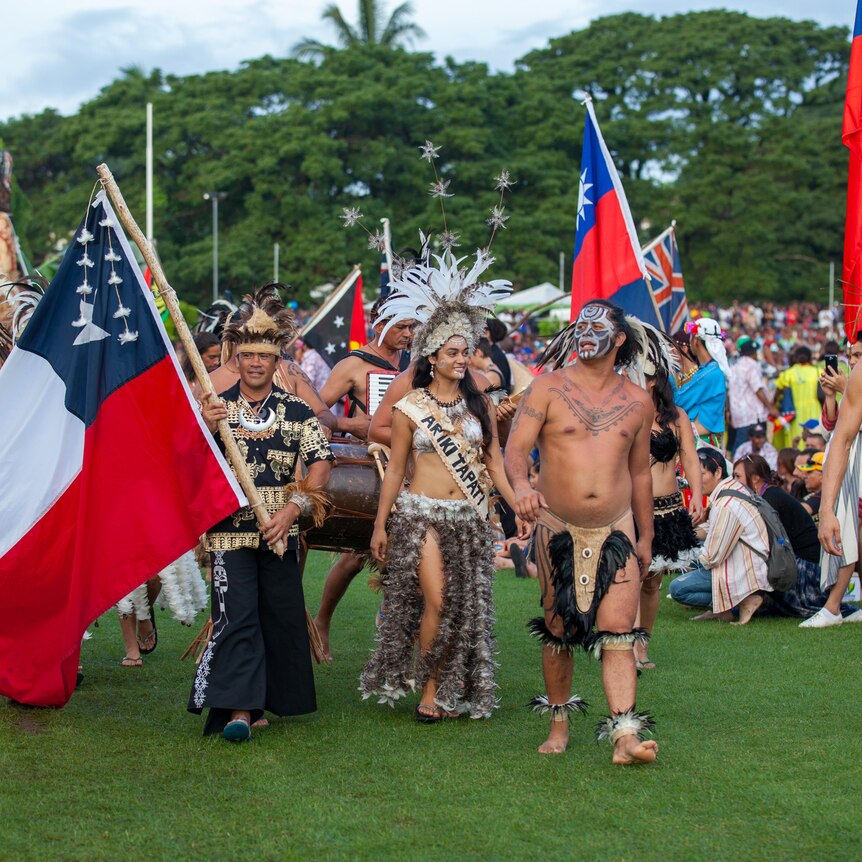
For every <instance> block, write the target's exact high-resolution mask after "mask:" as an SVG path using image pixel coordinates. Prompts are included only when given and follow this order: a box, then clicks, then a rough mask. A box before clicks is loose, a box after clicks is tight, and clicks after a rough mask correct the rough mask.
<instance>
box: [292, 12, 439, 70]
mask: <svg viewBox="0 0 862 862" xmlns="http://www.w3.org/2000/svg"><path fill="white" fill-rule="evenodd" d="M412 16H413V4H412V3H411V2H406V3H402V4H401V5H400V6H396V7H395V9H393V10H392V14H391V15H389V17H388V19H387V18H386V13H385V11H384V9H383V4H382V3H379V2H377V0H359V23H358V25H357V26H356V27H351V25H350V24H348V23H347V21H346V20H345V18H344V15H342V14H341V10H340V9H339V8H338V5H337V4H336V3H330V4H329V6H327V7H326V9H324V10H323V14H322V15H321V16H320V17H321V18H322V19H323V20H324V21H330V22H331V23H332V26H333V27H334V28H335V34H336V40H337V42H338V46H339V47H341V48H350V47H353V46H354V45H385V46H387V47H393V48H394V47H396V46H399V45H404V44H410V43H412V42H413V40H414V39H424V38H425V31H424V30H423V29H422V28H421V27H420V26H419V25H418V24H414V23H413V22H412V21H411V20H410V18H411V17H412ZM384 22H385V23H384ZM328 50H332V46H331V45H324V44H323V43H322V42H318V41H317V39H303V40H301V41H300V42H297V44H296V45H294V46H293V56H294V57H296V58H298V59H300V60H305V59H312V58H317V57H321V56H323V55H324V54H325V53H326V52H327V51H328Z"/></svg>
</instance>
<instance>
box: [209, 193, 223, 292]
mask: <svg viewBox="0 0 862 862" xmlns="http://www.w3.org/2000/svg"><path fill="white" fill-rule="evenodd" d="M226 197H227V192H204V200H205V201H212V204H213V302H215V301H216V300H217V299H218V202H219V201H223V200H224V199H225V198H226Z"/></svg>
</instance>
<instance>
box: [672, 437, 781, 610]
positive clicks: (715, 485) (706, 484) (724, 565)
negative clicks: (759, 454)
mask: <svg viewBox="0 0 862 862" xmlns="http://www.w3.org/2000/svg"><path fill="white" fill-rule="evenodd" d="M697 455H698V458H699V459H700V470H701V477H702V482H703V490H704V493H705V494H708V495H709V522H708V526H707V528H706V537H705V542H704V546H703V555H702V557H701V560H700V566H698V567H697V568H695V569H693V570H692V571H690V572H687V573H686V574H684V575H680V577H678V578H675V579H674V580H673V581H671V583H670V595H671V598H673V599H675V600H676V601H678V602H680V603H681V604H684V605H691V606H693V607H710V606H712V610H711V611H707V612H706V613H703V614H701V615H700V616H697V617H694V619H696V620H714V619H721V620H728V621H729V620H731V619H732V612H733V610H734V609H736V610H737V611H738V613H739V620H738V624H739V625H745V624H746V623H748V622H749V620H750V619H751V618H752V616H754V612H755V611H756V610H757V609H758V608H759V607H760V606H761V605H762V604H763V596H764V594H765V593H770V592H772V587H771V586H770V585H769V582H768V581H767V579H766V558H767V556H768V554H769V535H768V533H767V530H766V524H765V523H764V521H763V518H761V516H760V513H759V512H758V511H757V509H756V508H755V507H754V505H752V504H749V503H747V502H745V501H744V500H740V499H738V498H737V497H734V496H724V495H723V494H722V492H723V491H736V492H738V493H741V494H744V495H746V496H749V495H750V494H751V492H750V491H749V490H748V488H747V487H746V486H745V485H743V484H742V483H741V482H739V481H737V480H736V479H734V478H732V477H730V478H728V475H727V462H726V461H725V459H724V456H723V455H722V454H721V453H720V452H719V451H718V450H716V449H712V448H710V447H704V448H702V449H699V450H698V452H697Z"/></svg>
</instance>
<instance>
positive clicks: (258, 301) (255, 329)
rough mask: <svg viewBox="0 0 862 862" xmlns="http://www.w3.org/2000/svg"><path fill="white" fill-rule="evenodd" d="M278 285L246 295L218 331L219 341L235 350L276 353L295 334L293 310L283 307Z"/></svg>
mask: <svg viewBox="0 0 862 862" xmlns="http://www.w3.org/2000/svg"><path fill="white" fill-rule="evenodd" d="M279 287H280V285H278V284H268V285H266V286H265V287H261V288H260V289H259V290H257V291H256V292H255V293H254V295H249V294H246V295H245V296H243V298H242V302H241V303H240V306H239V308H238V309H237V310H236V312H234V314H232V315H231V318H230V320H229V321H228V322H227V323H226V324H225V327H224V331H223V332H222V343H223V345H225V346H228V347H230V348H231V349H232V352H234V353H237V352H239V351H240V350H243V351H248V352H249V353H271V354H273V355H274V356H280V355H281V351H282V348H284V347H287V345H288V344H289V343H290V341H291V340H292V339H293V337H294V336H295V335H296V327H295V325H294V322H293V312H292V311H290V309H288V308H285V306H284V303H283V302H282V300H281V296H280V295H279V293H278V288H279Z"/></svg>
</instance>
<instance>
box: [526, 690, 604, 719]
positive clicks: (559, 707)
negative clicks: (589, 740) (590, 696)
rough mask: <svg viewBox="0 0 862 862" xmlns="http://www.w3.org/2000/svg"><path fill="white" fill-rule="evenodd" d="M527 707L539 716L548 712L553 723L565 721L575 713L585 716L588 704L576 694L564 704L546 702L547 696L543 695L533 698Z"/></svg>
mask: <svg viewBox="0 0 862 862" xmlns="http://www.w3.org/2000/svg"><path fill="white" fill-rule="evenodd" d="M527 706H529V707H530V708H531V709H532V710H533V712H538V713H539V715H547V714H548V713H549V712H550V713H551V718H552V720H553V721H566V720H567V719H570V718H571V717H572V714H573V713H575V712H580V713H582V714H583V715H586V714H587V708H588V707H589V704H588V703H587V702H586V701H585V700H584V699H583V698H582V697H578V695H576V694H575V695H573V696H572V697H570V698H569V699H568V700H567V701H566V702H565V703H551V702H550V701H549V700H548V696H547V695H545V694H543V695H540V696H539V697H534V698H533V699H532V700H531V701H530V702H529V703H528V704H527Z"/></svg>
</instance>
